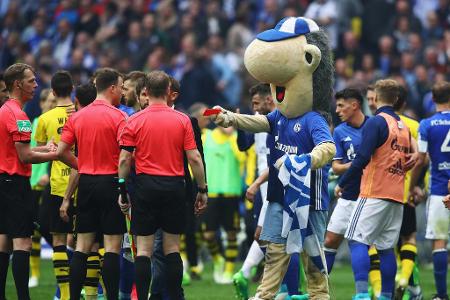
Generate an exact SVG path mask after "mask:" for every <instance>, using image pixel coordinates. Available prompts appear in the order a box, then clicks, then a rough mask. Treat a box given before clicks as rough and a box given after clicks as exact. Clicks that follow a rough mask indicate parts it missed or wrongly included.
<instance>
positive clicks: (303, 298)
mask: <svg viewBox="0 0 450 300" xmlns="http://www.w3.org/2000/svg"><path fill="white" fill-rule="evenodd" d="M291 299H292V300H308V299H309V295H308V294H305V295H292V296H291Z"/></svg>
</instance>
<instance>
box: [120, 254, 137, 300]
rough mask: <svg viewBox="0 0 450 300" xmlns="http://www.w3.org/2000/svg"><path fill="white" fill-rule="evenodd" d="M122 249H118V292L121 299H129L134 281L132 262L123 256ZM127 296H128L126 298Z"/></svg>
mask: <svg viewBox="0 0 450 300" xmlns="http://www.w3.org/2000/svg"><path fill="white" fill-rule="evenodd" d="M123 254H124V249H122V250H121V251H120V288H119V290H120V294H121V298H122V299H131V290H132V289H133V283H134V263H132V262H130V261H128V260H127V259H125V258H124V257H123ZM127 297H128V298H127Z"/></svg>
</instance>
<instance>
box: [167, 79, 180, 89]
mask: <svg viewBox="0 0 450 300" xmlns="http://www.w3.org/2000/svg"><path fill="white" fill-rule="evenodd" d="M169 80H170V90H171V91H172V92H177V93H180V83H179V82H178V80H176V79H175V78H174V77H173V76H170V75H169Z"/></svg>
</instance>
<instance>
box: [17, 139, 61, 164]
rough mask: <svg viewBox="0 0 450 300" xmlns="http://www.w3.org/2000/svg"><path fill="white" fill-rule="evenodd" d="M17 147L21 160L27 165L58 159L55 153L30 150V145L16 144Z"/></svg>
mask: <svg viewBox="0 0 450 300" xmlns="http://www.w3.org/2000/svg"><path fill="white" fill-rule="evenodd" d="M15 147H16V150H17V154H18V155H19V159H20V160H21V161H22V162H23V163H26V164H38V163H43V162H46V161H51V160H55V159H57V154H56V152H55V151H50V152H49V151H47V152H36V151H33V150H32V149H31V148H30V144H28V143H22V142H16V143H15Z"/></svg>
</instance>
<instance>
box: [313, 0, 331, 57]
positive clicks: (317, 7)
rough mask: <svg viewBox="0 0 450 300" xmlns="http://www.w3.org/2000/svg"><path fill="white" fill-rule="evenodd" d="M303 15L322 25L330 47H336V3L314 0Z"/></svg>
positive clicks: (326, 0)
mask: <svg viewBox="0 0 450 300" xmlns="http://www.w3.org/2000/svg"><path fill="white" fill-rule="evenodd" d="M305 17H306V18H310V19H313V20H314V21H316V23H317V24H318V25H319V26H321V27H323V28H324V30H325V31H326V32H327V34H328V38H329V39H330V43H331V49H333V50H334V49H336V47H337V42H338V23H337V19H338V15H337V7H336V3H335V2H334V1H331V0H315V1H313V2H312V3H311V4H310V5H309V6H308V9H307V10H306V12H305Z"/></svg>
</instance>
